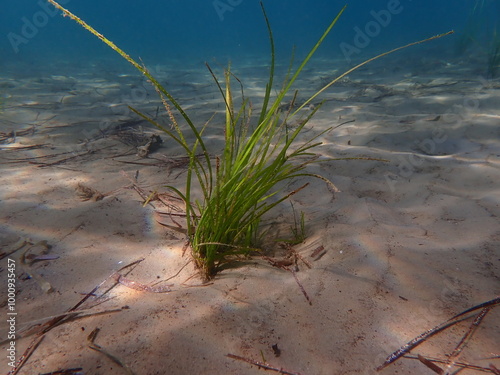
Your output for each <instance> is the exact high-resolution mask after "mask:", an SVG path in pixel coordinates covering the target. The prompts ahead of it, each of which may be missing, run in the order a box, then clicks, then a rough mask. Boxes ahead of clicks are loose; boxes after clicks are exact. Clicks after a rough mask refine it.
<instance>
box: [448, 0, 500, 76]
mask: <svg viewBox="0 0 500 375" xmlns="http://www.w3.org/2000/svg"><path fill="white" fill-rule="evenodd" d="M499 11H500V2H499V1H498V0H475V2H474V4H473V7H472V9H471V11H470V13H469V16H468V20H467V23H466V25H465V27H464V29H463V30H462V31H461V33H460V34H459V36H458V40H457V44H456V51H457V53H458V54H459V55H463V54H465V53H467V51H474V50H473V47H476V48H477V51H478V55H479V56H481V59H484V60H483V61H485V62H486V75H487V76H488V77H491V78H495V77H497V75H498V72H499V70H500V37H499V36H498V31H497V30H498V27H499V26H500V24H499V23H498V14H499ZM471 53H472V54H473V55H475V54H476V53H477V52H475V51H474V52H471Z"/></svg>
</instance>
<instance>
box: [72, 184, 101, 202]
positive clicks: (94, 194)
mask: <svg viewBox="0 0 500 375" xmlns="http://www.w3.org/2000/svg"><path fill="white" fill-rule="evenodd" d="M76 194H77V195H78V197H79V198H80V200H82V201H89V200H93V201H94V202H97V201H100V200H102V199H103V198H104V197H105V195H104V194H103V193H101V192H99V191H97V190H96V189H94V188H91V187H90V186H87V185H84V184H82V183H81V182H79V183H78V185H77V186H76Z"/></svg>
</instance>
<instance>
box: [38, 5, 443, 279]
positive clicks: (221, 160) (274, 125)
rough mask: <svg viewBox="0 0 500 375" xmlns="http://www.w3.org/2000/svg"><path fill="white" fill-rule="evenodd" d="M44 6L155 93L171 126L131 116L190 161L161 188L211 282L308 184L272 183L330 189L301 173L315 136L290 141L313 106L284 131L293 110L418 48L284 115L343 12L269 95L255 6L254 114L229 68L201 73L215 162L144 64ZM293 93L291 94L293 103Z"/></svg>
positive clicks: (200, 134) (198, 131) (252, 246)
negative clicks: (181, 177) (214, 131)
mask: <svg viewBox="0 0 500 375" xmlns="http://www.w3.org/2000/svg"><path fill="white" fill-rule="evenodd" d="M47 1H48V2H50V3H51V4H53V5H54V6H55V7H56V8H58V9H60V10H61V11H62V12H63V13H64V15H66V16H69V17H70V18H71V19H73V20H75V21H76V22H78V23H79V24H80V25H81V26H83V27H84V28H85V29H87V30H88V31H90V32H91V33H92V34H94V35H95V36H97V37H98V38H100V39H101V40H102V41H103V42H104V43H106V44H107V45H108V46H110V47H111V48H112V49H113V50H115V51H116V52H118V53H119V54H120V55H121V56H122V57H123V58H125V59H126V60H127V61H129V62H130V63H131V64H132V65H133V66H134V67H135V68H136V69H138V70H139V71H140V72H141V73H142V74H144V75H145V76H146V77H147V78H148V79H149V80H150V81H151V83H152V84H153V86H154V87H155V89H156V91H157V92H158V94H159V96H160V98H161V100H162V102H163V105H164V107H165V109H166V111H167V112H168V115H169V117H170V121H171V123H172V127H171V128H166V127H165V126H163V125H162V124H160V123H158V122H157V121H155V120H154V119H152V118H150V117H149V116H147V115H145V114H144V113H141V112H140V111H138V110H136V109H134V108H131V110H132V111H134V112H135V113H137V114H138V115H139V116H141V117H142V118H144V119H145V120H147V121H149V122H150V123H152V124H153V125H154V126H156V127H157V128H159V129H161V130H162V131H163V132H165V133H166V134H168V135H169V136H170V137H171V138H172V139H173V140H175V141H176V142H177V143H178V144H179V145H181V146H182V147H183V149H184V150H185V152H186V154H187V155H188V157H189V165H188V169H187V177H186V186H185V189H184V190H183V191H181V190H179V189H178V188H176V187H174V186H168V188H169V189H171V190H172V191H174V192H175V193H177V194H178V195H179V196H180V197H181V198H182V199H183V201H184V202H185V205H186V222H187V234H188V238H189V242H190V246H191V249H192V254H193V257H194V259H195V260H196V263H197V265H198V267H199V268H200V269H201V270H202V271H203V274H204V276H205V277H206V278H211V277H213V276H214V275H215V274H216V273H217V272H218V271H220V270H221V268H222V267H223V266H224V265H225V264H227V262H228V261H230V260H232V259H234V258H235V256H238V255H245V254H248V253H250V252H251V251H254V250H257V247H256V240H257V238H258V234H259V224H260V221H261V219H262V216H263V215H264V214H265V213H267V212H268V211H269V210H271V209H272V208H273V207H275V206H276V205H278V204H280V203H281V202H282V201H284V200H286V199H288V198H289V197H290V196H291V195H293V194H295V193H297V192H298V191H299V190H301V189H302V188H304V187H305V186H307V184H305V185H303V186H301V187H299V188H298V189H296V190H294V191H292V192H289V193H283V192H281V191H280V190H279V189H277V184H279V183H280V182H283V181H286V180H290V179H293V178H296V177H299V176H314V177H317V178H321V179H323V180H324V181H326V182H327V183H330V182H329V181H327V180H326V179H324V178H323V177H321V176H318V175H313V174H310V173H307V171H306V170H305V168H306V167H307V166H308V165H309V164H311V163H314V162H316V161H317V156H316V155H315V154H314V152H313V150H314V148H315V147H317V146H319V145H320V144H321V142H318V141H317V137H318V136H316V137H313V138H312V139H309V140H308V141H306V142H304V143H302V144H300V145H296V144H295V143H297V142H294V141H296V139H297V137H298V136H299V134H300V133H301V131H302V129H303V128H304V126H305V124H306V123H307V122H308V120H309V119H310V118H311V117H312V116H313V115H314V114H315V112H316V111H317V110H318V109H319V108H320V106H316V107H315V109H314V110H313V111H311V112H310V113H309V114H308V115H307V116H306V117H305V118H303V119H300V121H299V122H298V124H299V125H298V126H297V127H295V128H294V129H290V128H289V127H288V123H289V122H290V120H291V119H292V118H293V117H295V116H297V115H298V112H299V111H300V110H301V109H302V108H304V106H306V105H307V104H309V103H310V102H311V101H312V100H313V99H314V98H315V97H316V96H317V95H319V94H320V93H321V92H323V91H324V90H325V89H327V88H328V87H330V86H331V85H332V84H334V83H335V82H337V81H338V80H340V79H341V78H343V77H344V76H345V75H347V74H349V73H351V72H352V71H354V70H355V69H357V68H359V67H360V66H362V65H364V64H366V63H368V62H370V61H373V60H374V59H376V58H379V57H382V56H385V55H387V54H389V53H392V52H395V51H397V50H400V49H402V48H406V47H408V46H410V45H414V44H418V43H422V42H424V41H420V42H416V43H411V44H409V45H407V46H404V47H399V48H396V49H394V50H392V51H389V52H386V53H384V54H381V55H379V56H377V57H375V58H372V59H369V60H367V61H365V62H363V63H361V64H359V65H357V66H355V67H354V68H352V69H350V70H349V71H347V72H345V73H344V74H342V75H341V76H339V77H337V78H336V79H334V80H333V81H332V82H330V83H329V84H328V85H326V86H325V87H323V89H321V90H319V91H318V92H317V93H316V94H315V95H313V96H312V97H311V98H310V99H309V100H307V101H306V102H305V103H303V104H302V105H301V106H300V107H298V108H293V105H290V106H289V109H288V110H286V111H283V110H282V108H284V107H286V106H284V102H285V96H286V95H287V94H289V93H290V91H291V88H292V85H293V83H294V82H295V81H296V79H297V77H298V76H299V74H300V73H301V71H302V70H303V68H304V67H305V65H306V64H307V63H308V62H309V60H310V59H311V57H312V56H313V54H314V53H315V51H316V50H317V48H318V47H319V46H320V45H321V44H322V42H323V40H324V39H325V38H326V36H327V35H328V34H329V32H330V30H331V29H332V27H333V26H334V25H335V23H336V22H337V21H338V19H339V17H340V16H341V14H342V13H343V11H344V10H345V7H344V8H343V9H342V10H341V11H340V12H339V13H338V14H337V16H336V17H335V18H334V19H333V21H332V22H331V23H330V25H329V26H328V28H327V29H326V31H325V32H324V33H323V34H322V36H321V37H320V38H319V40H318V42H317V43H316V44H315V46H314V47H313V48H312V49H311V51H310V52H309V53H308V54H307V56H306V57H305V59H304V60H303V61H302V63H301V64H300V65H299V66H298V68H297V69H296V70H295V71H290V72H289V74H288V75H287V78H286V79H285V82H284V83H283V84H282V86H281V89H279V90H278V91H277V93H276V94H274V95H273V94H272V92H274V91H275V90H276V87H275V85H274V69H275V53H274V40H273V34H272V31H271V27H270V24H269V21H268V18H267V16H266V12H265V10H264V7H263V5H262V3H261V7H262V11H263V14H264V19H265V21H266V24H267V28H268V32H269V39H270V46H271V64H270V74H269V78H268V82H267V84H266V89H265V96H264V100H263V104H262V108H261V109H260V111H259V113H257V114H256V115H255V116H254V114H253V113H252V109H251V106H250V104H249V102H248V100H245V99H244V98H243V99H242V103H241V104H240V105H239V107H235V105H234V100H233V99H234V98H233V91H232V89H231V84H232V78H233V76H232V73H231V71H230V69H229V67H228V68H227V69H226V70H225V72H224V79H223V81H222V83H221V82H220V81H219V80H218V79H217V77H216V75H215V73H214V72H213V71H212V70H211V69H210V67H208V68H209V70H210V73H211V74H212V76H213V77H214V80H215V84H216V85H217V87H218V89H219V91H220V93H221V97H222V100H223V101H224V103H225V123H224V125H223V126H224V134H225V143H224V148H223V150H222V152H221V151H220V150H219V152H220V155H219V156H216V157H213V154H212V153H211V152H210V150H208V149H207V147H206V144H205V142H204V132H205V131H206V130H207V128H208V126H209V123H207V124H205V125H204V126H202V127H197V126H196V125H195V124H194V123H193V121H192V120H191V118H190V117H189V115H188V114H187V113H186V112H185V111H184V110H183V108H182V106H181V105H180V104H179V103H178V102H177V101H176V100H175V98H173V97H172V96H171V95H170V93H169V92H168V91H167V90H166V89H165V88H164V87H163V86H162V85H161V84H160V83H159V82H158V81H157V80H156V79H155V78H154V77H153V76H152V75H151V74H150V73H149V71H148V70H147V69H146V68H145V67H144V66H142V65H140V64H139V63H137V62H136V61H135V60H133V59H132V58H131V57H130V56H129V55H128V54H126V53H125V52H124V51H123V50H121V49H120V48H118V47H117V46H116V45H115V44H114V43H113V42H111V41H110V40H108V39H107V38H105V37H104V36H103V35H102V34H100V33H99V32H97V31H96V30H95V29H93V28H92V27H91V26H89V25H88V24H87V23H85V22H84V21H83V20H81V19H80V18H78V17H77V16H75V15H74V14H72V13H71V12H69V11H68V10H66V9H65V8H63V7H62V6H60V5H59V4H58V3H57V2H55V1H54V0H47ZM443 35H446V34H443ZM440 36H442V35H440ZM440 36H436V37H432V38H429V39H426V40H425V41H427V40H430V39H435V38H437V37H440ZM296 95H297V94H296V92H295V93H294V94H293V95H292V100H291V103H292V104H293V102H294V99H295V98H296ZM172 106H173V107H174V108H175V109H177V111H178V112H179V113H180V115H181V117H182V118H183V120H184V121H185V123H186V124H187V130H183V127H182V126H181V124H179V123H178V121H177V120H176V118H175V117H174V114H173V111H172V109H171V107H172ZM292 108H293V109H292ZM251 118H256V124H253V125H252V124H251V123H250V119H251ZM184 128H185V127H184ZM328 130H329V129H327V130H325V131H328ZM186 132H187V133H186ZM321 134H323V133H321ZM321 134H320V135H321ZM193 138H194V139H193ZM200 154H201V155H202V157H201V158H200V157H199V155H200ZM331 160H333V159H331ZM195 183H197V185H199V186H200V187H201V191H202V196H201V197H194V196H192V190H193V187H194V186H195Z"/></svg>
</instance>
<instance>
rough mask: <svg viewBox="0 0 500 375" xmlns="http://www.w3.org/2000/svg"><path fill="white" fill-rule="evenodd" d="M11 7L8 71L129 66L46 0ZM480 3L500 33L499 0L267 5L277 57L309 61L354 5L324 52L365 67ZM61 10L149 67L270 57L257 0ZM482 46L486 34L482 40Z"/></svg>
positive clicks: (71, 5)
mask: <svg viewBox="0 0 500 375" xmlns="http://www.w3.org/2000/svg"><path fill="white" fill-rule="evenodd" d="M3 1H4V3H5V5H4V6H3V7H2V12H1V14H0V35H1V39H0V67H1V64H9V63H14V64H15V63H17V62H23V63H28V64H34V65H36V64H48V63H50V62H51V61H61V60H73V59H74V60H78V61H80V62H81V61H85V59H88V60H89V61H90V60H91V59H93V58H115V59H116V61H117V63H120V62H119V60H120V58H119V57H118V56H114V57H113V54H114V52H112V51H110V50H109V49H108V48H107V47H106V46H104V44H103V43H102V42H100V41H99V40H98V39H97V38H95V37H94V36H92V35H90V34H89V33H88V32H86V31H84V30H83V29H82V28H81V27H80V26H78V25H77V24H75V23H74V22H73V21H71V20H70V19H68V18H64V17H62V16H61V15H60V12H56V11H54V9H53V7H52V6H51V5H48V4H47V3H46V2H45V1H44V0H39V1H35V0H16V1H8V2H7V1H6V0H3ZM478 2H479V3H483V12H482V13H481V15H480V17H481V19H483V18H484V20H483V21H484V22H481V28H482V29H483V30H482V31H481V32H483V33H485V34H487V35H493V29H494V27H495V25H497V26H498V25H499V18H500V1H498V0H489V1H488V0H479V1H477V0H464V1H457V2H450V1H448V0H446V1H445V0H441V1H432V0H419V1H416V0H413V1H412V0H400V1H398V0H371V1H366V0H365V1H363V0H351V1H348V2H344V1H337V0H308V1H304V0H303V1H299V0H287V1H275V0H267V1H264V4H265V8H266V10H267V13H268V16H269V19H270V22H271V24H272V27H273V31H274V35H275V39H276V45H277V51H278V54H279V56H281V57H283V58H288V56H289V55H290V52H291V50H292V48H293V47H294V46H295V47H296V51H297V55H298V56H303V55H304V54H305V53H306V52H307V51H308V50H309V48H310V47H311V45H313V44H314V42H315V41H316V40H317V38H318V37H319V36H320V35H321V33H322V32H323V31H324V29H325V28H326V27H327V25H328V24H329V22H330V21H331V20H332V19H333V18H334V17H335V15H336V14H337V13H338V12H339V11H340V9H341V8H342V6H343V5H344V4H346V3H347V4H348V7H347V9H346V11H345V13H344V15H343V16H342V17H341V19H340V21H339V22H338V24H337V25H336V26H335V28H334V30H333V32H332V34H331V35H330V36H329V37H328V39H327V40H326V41H325V43H324V45H323V46H322V47H321V49H320V51H319V54H320V55H323V56H332V57H341V58H342V57H344V58H346V60H352V61H357V60H359V59H362V58H368V57H370V56H372V55H373V54H374V53H377V52H383V51H384V50H387V49H390V48H393V47H397V46H399V45H402V44H406V43H409V42H413V41H416V40H419V39H423V38H426V37H429V36H432V35H435V34H438V33H443V32H447V31H449V30H452V29H453V30H456V31H457V32H460V31H463V30H464V29H465V28H466V25H467V21H468V18H469V16H470V14H471V11H472V9H473V8H474V6H475V5H476V3H478ZM61 4H64V6H65V7H67V8H68V9H70V10H71V11H72V12H74V13H76V14H77V15H79V16H80V17H81V18H83V19H84V20H86V21H87V22H88V23H90V24H91V25H93V26H94V27H95V28H96V29H97V30H99V31H100V32H101V33H103V34H104V35H106V36H107V37H108V38H110V39H111V40H113V41H114V42H115V43H116V44H117V45H119V46H120V47H121V48H123V49H125V50H126V51H127V52H129V53H130V54H131V55H132V56H133V57H135V58H136V57H141V58H142V59H143V60H144V61H145V62H155V63H159V62H161V63H164V64H168V63H169V61H174V60H175V61H185V62H186V63H190V64H200V66H202V63H203V62H204V61H212V60H214V59H215V60H218V61H220V62H223V63H225V62H226V61H227V60H229V59H231V60H233V61H235V62H240V61H245V60H246V61H247V62H248V61H249V59H251V57H252V56H266V54H268V51H269V44H268V37H267V33H266V26H265V23H264V19H263V16H262V11H261V9H260V5H259V1H257V0H203V1H202V0H184V1H181V0H162V1H159V0H141V1H138V0H85V1H83V0H64V1H62V2H61ZM360 34H364V36H363V35H360ZM457 34H459V33H457ZM457 34H455V35H454V36H451V37H448V38H446V40H441V41H438V42H435V43H438V44H436V45H437V46H440V48H441V47H442V50H443V51H445V50H446V49H449V50H452V49H453V46H454V44H456V42H457V39H458V38H459V35H457ZM356 38H357V39H356ZM482 41H484V38H483V37H480V38H479V37H478V41H477V42H476V43H477V44H480V43H482ZM342 46H343V47H342ZM350 47H353V48H352V49H351V48H350ZM358 47H359V48H358ZM346 48H347V52H346Z"/></svg>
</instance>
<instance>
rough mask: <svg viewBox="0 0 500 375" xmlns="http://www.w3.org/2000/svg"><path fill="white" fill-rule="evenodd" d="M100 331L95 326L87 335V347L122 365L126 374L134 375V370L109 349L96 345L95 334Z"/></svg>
mask: <svg viewBox="0 0 500 375" xmlns="http://www.w3.org/2000/svg"><path fill="white" fill-rule="evenodd" d="M99 332H100V329H99V328H95V329H94V330H93V331H92V332H90V334H89V335H88V337H87V341H88V342H89V348H90V349H92V350H95V351H97V352H99V353H102V354H104V355H105V356H106V357H108V358H109V359H111V360H112V361H113V362H114V363H116V364H117V365H118V366H120V367H122V368H123V369H124V370H125V371H126V373H127V374H129V375H134V372H133V371H132V369H131V368H130V367H128V366H127V365H126V364H125V363H123V361H122V360H121V359H119V358H118V357H117V356H115V355H114V354H111V353H110V352H109V351H107V350H106V349H104V348H103V347H102V346H100V345H98V344H96V343H95V339H96V337H97V334H98V333H99Z"/></svg>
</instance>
